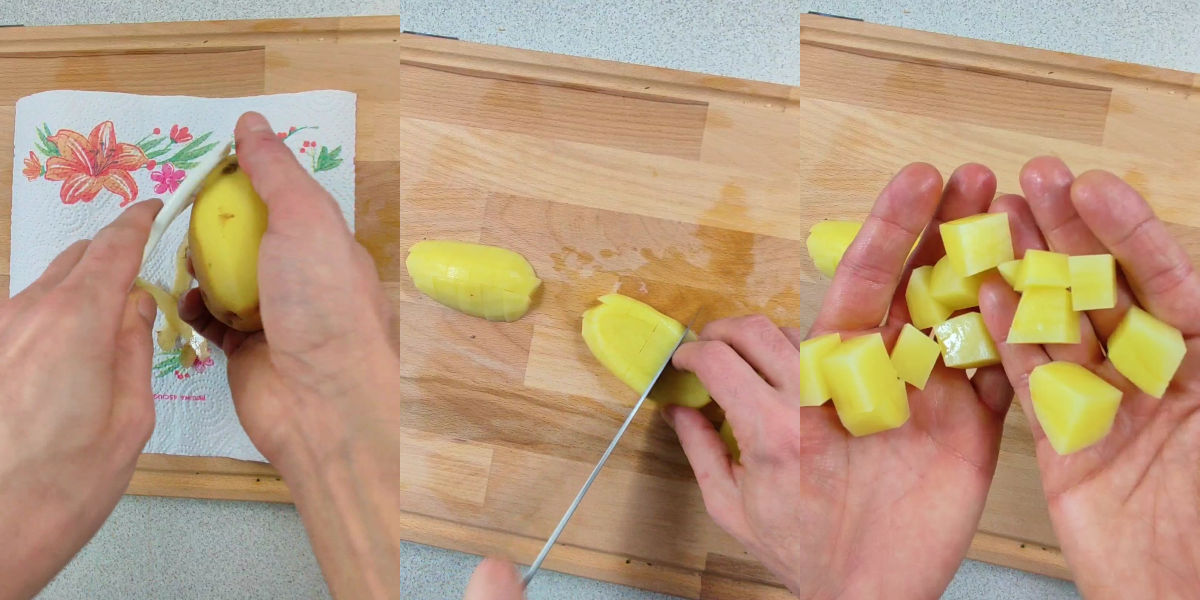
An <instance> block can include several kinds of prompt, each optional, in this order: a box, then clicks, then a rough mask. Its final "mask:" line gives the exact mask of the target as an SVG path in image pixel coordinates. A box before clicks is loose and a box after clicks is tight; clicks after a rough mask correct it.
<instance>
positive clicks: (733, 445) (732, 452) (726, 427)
mask: <svg viewBox="0 0 1200 600" xmlns="http://www.w3.org/2000/svg"><path fill="white" fill-rule="evenodd" d="M717 433H719V434H720V435H721V441H722V442H725V447H726V448H728V449H729V456H730V458H732V459H733V462H738V461H740V460H742V450H741V448H738V443H737V438H735V437H733V426H732V425H730V424H729V421H725V422H724V423H721V430H720V431H718V432H717Z"/></svg>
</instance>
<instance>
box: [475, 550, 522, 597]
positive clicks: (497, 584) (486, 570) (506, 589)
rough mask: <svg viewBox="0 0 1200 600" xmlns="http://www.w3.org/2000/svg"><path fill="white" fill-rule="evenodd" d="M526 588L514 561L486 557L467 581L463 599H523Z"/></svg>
mask: <svg viewBox="0 0 1200 600" xmlns="http://www.w3.org/2000/svg"><path fill="white" fill-rule="evenodd" d="M524 597H525V588H524V586H522V585H521V577H520V576H519V575H518V574H517V569H516V568H515V567H513V565H512V563H510V562H508V561H506V560H503V559H499V558H485V559H483V562H481V563H479V566H478V567H476V568H475V572H474V573H472V574H471V581H469V582H468V583H467V593H466V594H465V595H464V596H463V600H521V599H522V598H524Z"/></svg>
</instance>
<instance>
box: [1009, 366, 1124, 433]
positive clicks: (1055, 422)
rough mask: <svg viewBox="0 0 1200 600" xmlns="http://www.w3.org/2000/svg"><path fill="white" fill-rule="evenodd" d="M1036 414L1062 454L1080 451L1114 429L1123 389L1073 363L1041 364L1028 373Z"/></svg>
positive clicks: (1031, 397)
mask: <svg viewBox="0 0 1200 600" xmlns="http://www.w3.org/2000/svg"><path fill="white" fill-rule="evenodd" d="M1029 397H1030V399H1031V400H1032V401H1033V413H1034V414H1035V415H1036V416H1037V420H1038V423H1039V424H1041V426H1042V431H1045V432H1046V439H1047V440H1049V442H1050V446H1051V447H1053V448H1054V451H1055V452H1057V453H1059V454H1071V453H1072V452H1078V451H1080V450H1082V449H1084V448H1086V447H1088V446H1091V445H1092V444H1095V443H1096V442H1098V441H1100V440H1101V439H1103V438H1104V436H1106V435H1108V432H1109V431H1110V430H1111V429H1112V424H1113V420H1114V419H1115V418H1116V416H1117V409H1118V408H1120V406H1121V390H1119V389H1117V388H1115V387H1113V386H1112V385H1110V384H1109V383H1108V382H1107V381H1105V380H1103V379H1101V378H1100V376H1098V375H1096V374H1095V373H1092V372H1091V371H1089V370H1087V369H1085V368H1083V367H1081V366H1079V365H1077V364H1075V363H1070V362H1064V361H1055V362H1051V363H1046V364H1044V365H1039V366H1038V367H1036V368H1035V369H1034V370H1033V372H1032V373H1030V375H1029Z"/></svg>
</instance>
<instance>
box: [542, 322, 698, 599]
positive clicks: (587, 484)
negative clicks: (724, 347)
mask: <svg viewBox="0 0 1200 600" xmlns="http://www.w3.org/2000/svg"><path fill="white" fill-rule="evenodd" d="M695 320H696V317H695V316H693V317H692V320H691V321H689V322H688V324H687V326H685V327H684V328H683V333H682V334H680V336H679V339H678V340H675V347H674V348H671V353H670V354H668V355H667V358H666V360H664V361H663V363H662V364H661V365H659V367H658V371H657V372H655V373H654V378H653V379H651V380H650V385H647V386H646V391H644V392H642V397H641V398H638V401H637V404H634V405H633V408H632V409H631V410H630V411H629V415H628V416H626V417H625V422H624V423H621V427H620V429H617V433H616V434H615V435H613V438H612V441H611V442H609V443H608V448H605V450H604V454H602V455H601V456H600V460H599V461H598V462H597V463H596V466H595V467H593V468H592V474H591V475H588V478H587V481H584V482H583V487H581V488H579V493H578V494H576V495H575V499H574V500H573V501H571V505H570V506H568V507H567V512H565V513H563V516H562V519H560V520H559V521H558V525H557V526H556V527H555V528H554V531H553V532H552V533H551V534H550V539H548V540H546V545H544V546H542V551H541V552H538V555H537V558H535V559H533V563H532V564H530V565H529V570H528V571H525V577H524V578H523V579H522V580H521V584H522V585H523V586H526V587H527V586H529V582H530V581H531V580H532V579H533V576H534V575H537V572H538V570H539V569H541V568H542V562H543V561H545V560H546V555H548V554H550V549H551V548H553V547H554V542H556V541H558V536H560V535H562V532H563V529H566V527H567V521H570V520H571V516H572V515H574V514H575V509H577V508H579V503H580V502H583V497H584V495H586V494H587V492H588V489H589V488H591V487H592V483H593V482H594V481H596V476H597V475H599V474H600V469H602V468H604V463H606V462H608V457H609V456H611V455H612V453H613V449H615V448H616V447H617V442H619V441H621V436H623V435H625V430H626V429H629V424H630V423H632V422H633V417H634V416H636V415H637V413H638V409H640V408H641V407H642V404H645V403H646V398H647V397H649V396H650V391H651V390H653V389H654V384H656V383H658V379H659V378H660V377H662V374H663V373H664V372H665V371H666V370H667V366H668V365H670V364H671V358H672V357H673V356H675V351H676V350H678V349H679V346H681V345H682V344H683V340H685V339H687V335H688V333H690V332H691V330H692V323H694V322H695Z"/></svg>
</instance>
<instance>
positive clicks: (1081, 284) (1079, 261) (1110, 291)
mask: <svg viewBox="0 0 1200 600" xmlns="http://www.w3.org/2000/svg"><path fill="white" fill-rule="evenodd" d="M1067 270H1068V271H1069V272H1070V282H1071V308H1073V309H1075V310H1099V309H1105V308H1112V307H1114V306H1116V305H1117V267H1116V264H1115V263H1114V262H1113V256H1112V255H1111V254H1088V255H1084V256H1072V257H1070V258H1068V259H1067Z"/></svg>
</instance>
